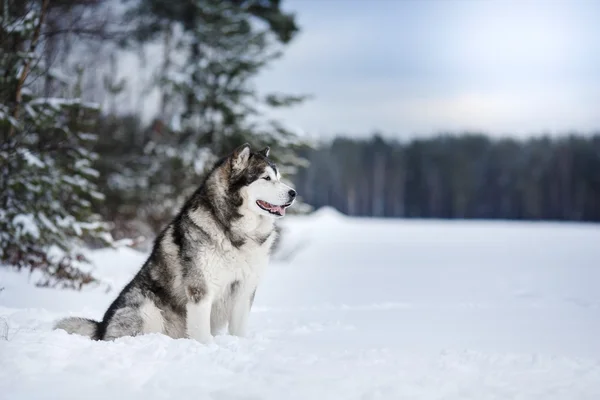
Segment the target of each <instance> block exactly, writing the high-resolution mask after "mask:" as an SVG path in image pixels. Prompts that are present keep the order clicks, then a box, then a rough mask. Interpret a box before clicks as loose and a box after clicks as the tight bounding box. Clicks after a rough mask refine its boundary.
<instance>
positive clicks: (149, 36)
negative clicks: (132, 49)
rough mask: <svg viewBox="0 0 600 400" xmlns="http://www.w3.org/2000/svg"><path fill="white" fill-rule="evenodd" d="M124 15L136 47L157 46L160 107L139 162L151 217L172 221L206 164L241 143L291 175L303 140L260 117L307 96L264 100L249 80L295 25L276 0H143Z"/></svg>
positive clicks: (297, 165)
mask: <svg viewBox="0 0 600 400" xmlns="http://www.w3.org/2000/svg"><path fill="white" fill-rule="evenodd" d="M129 15H130V16H131V20H130V24H131V25H133V26H135V33H136V34H135V35H132V37H135V38H137V40H138V41H137V42H136V44H137V43H139V42H142V43H161V44H162V48H163V60H162V65H161V66H160V68H159V70H158V71H156V80H155V82H154V83H155V85H156V87H157V88H158V90H159V91H160V92H161V107H160V108H161V111H160V115H159V116H158V117H157V120H156V121H155V124H154V128H155V129H154V135H153V137H152V138H151V140H150V141H149V142H148V143H147V144H146V147H145V153H146V155H147V156H148V157H146V158H145V160H146V161H148V163H149V164H148V163H142V164H141V165H142V166H143V168H142V169H141V173H142V178H143V179H142V181H144V182H147V183H148V185H149V190H148V191H147V192H146V194H147V195H148V197H147V199H146V205H147V207H145V208H144V209H145V210H147V211H148V213H149V214H151V215H148V216H147V217H148V218H151V219H154V220H158V221H162V222H164V220H166V219H168V218H170V216H171V215H172V214H173V213H174V212H175V210H176V209H177V205H178V204H181V202H182V201H183V199H184V198H186V197H187V196H188V195H189V194H190V193H191V192H192V191H193V190H194V189H195V188H196V186H197V184H198V182H200V181H201V179H200V176H201V175H203V174H204V173H205V172H206V169H207V168H208V167H209V166H210V165H211V164H212V162H213V161H215V159H216V158H217V157H219V156H222V155H224V154H226V153H227V152H229V151H230V150H231V149H233V148H235V147H236V146H238V145H239V144H240V143H243V142H249V143H250V144H251V145H253V146H254V147H256V148H262V147H264V146H270V147H271V149H272V151H271V154H272V155H273V157H274V159H275V161H276V162H278V163H279V165H280V167H281V171H282V174H283V175H284V176H287V177H289V178H291V177H292V176H293V175H294V174H295V173H296V171H297V169H298V168H301V167H304V166H306V164H307V161H306V160H305V159H303V158H301V157H299V156H298V151H299V149H301V148H303V147H306V146H308V145H309V144H308V143H307V142H304V141H302V140H301V139H300V138H299V137H297V136H296V135H295V134H294V133H293V132H291V131H290V130H288V129H286V128H285V127H284V126H283V125H282V124H280V123H279V122H278V121H272V120H268V119H266V118H265V115H266V111H267V110H268V109H270V108H274V107H288V106H292V105H294V104H298V103H300V102H301V101H303V100H304V99H305V97H304V96H289V95H282V94H267V95H264V96H261V95H259V93H258V90H257V89H256V88H255V87H253V85H252V80H253V78H254V77H255V76H256V75H257V74H258V73H259V72H260V71H262V69H263V68H264V67H265V66H266V65H267V64H268V63H270V62H271V61H273V60H274V59H276V58H277V57H279V56H280V55H281V47H282V46H283V45H284V44H285V43H287V42H288V41H289V40H291V38H292V36H293V34H294V33H295V32H296V31H297V30H298V28H297V27H296V25H295V23H294V21H293V17H292V16H291V15H287V14H285V13H283V12H282V11H281V10H280V9H279V2H278V1H260V2H259V1H245V2H240V1H217V0H185V1H181V2H168V1H164V0H141V1H139V2H135V7H133V8H132V9H131V10H130V12H129ZM265 22H266V24H265ZM265 25H266V27H265ZM295 208H296V210H302V209H303V208H302V207H300V206H299V207H295ZM304 209H306V208H304ZM162 222H161V223H159V224H158V225H161V224H162Z"/></svg>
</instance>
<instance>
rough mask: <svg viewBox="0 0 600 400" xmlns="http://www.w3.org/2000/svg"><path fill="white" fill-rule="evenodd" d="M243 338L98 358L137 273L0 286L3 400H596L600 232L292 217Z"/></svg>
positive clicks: (130, 343) (2, 276) (152, 342)
mask: <svg viewBox="0 0 600 400" xmlns="http://www.w3.org/2000/svg"><path fill="white" fill-rule="evenodd" d="M285 226H286V229H287V231H286V236H285V237H284V241H283V243H282V248H281V251H280V253H279V257H278V260H276V261H274V262H273V263H272V265H271V267H270V269H269V271H268V275H267V279H266V280H265V281H264V283H263V285H262V287H261V288H260V290H259V292H258V293H257V297H256V302H255V308H254V310H253V312H252V315H251V321H250V324H251V325H250V335H249V337H247V338H243V339H239V338H233V337H229V336H225V335H224V336H220V337H218V338H217V340H216V342H215V344H212V345H209V346H204V345H201V344H199V343H196V342H194V341H192V340H172V339H170V338H168V337H165V336H162V335H147V336H142V337H137V338H123V339H119V340H116V341H115V342H94V341H91V340H88V339H86V338H83V337H79V336H76V335H67V334H66V333H65V332H62V331H51V330H50V326H51V324H52V322H53V321H54V320H55V319H56V318H59V317H62V316H65V315H82V316H88V317H93V318H100V317H101V315H102V313H103V312H104V310H105V308H106V307H107V306H108V305H109V303H110V302H111V301H112V299H113V297H114V296H115V294H116V291H117V290H118V289H120V287H122V286H123V285H124V284H125V283H126V282H127V280H128V279H129V278H130V277H131V276H132V275H133V274H134V272H135V271H136V269H137V268H138V267H139V266H140V265H141V263H142V262H143V261H144V258H145V255H144V254H139V253H136V252H135V251H133V250H129V249H121V250H119V251H97V252H94V253H93V257H94V260H96V262H97V263H98V275H100V276H102V277H104V278H105V279H106V280H107V281H109V282H110V283H111V284H112V285H113V291H111V292H109V293H105V292H104V291H102V290H99V289H96V290H86V291H85V292H82V293H77V292H72V291H56V290H51V289H40V288H34V287H32V286H31V285H30V284H28V283H27V282H26V280H27V277H26V276H25V275H17V274H15V273H9V272H6V271H1V272H0V287H5V290H4V291H2V292H0V337H2V339H0V399H11V400H18V399H84V398H85V399H96V398H97V399H107V398H115V399H144V400H150V399H177V398H181V399H215V400H246V399H247V400H250V399H252V400H255V399H256V400H258V399H278V400H279V399H302V400H305V399H306V400H307V399H319V400H327V399H344V400H347V399H365V400H366V399H425V400H429V399H474V400H485V399H524V400H531V399H540V400H553V399H565V400H584V399H594V400H597V399H600V227H599V226H598V225H578V224H559V223H508V222H459V221H449V222H440V221H406V220H374V219H355V218H346V217H343V216H341V215H339V214H337V213H335V212H333V211H331V210H320V211H318V212H317V213H315V214H314V215H312V216H308V217H286V221H285Z"/></svg>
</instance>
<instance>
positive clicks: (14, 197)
mask: <svg viewBox="0 0 600 400" xmlns="http://www.w3.org/2000/svg"><path fill="white" fill-rule="evenodd" d="M48 5H49V0H43V1H34V0H29V1H25V0H2V7H0V16H1V20H0V102H1V103H0V138H1V140H0V173H1V180H0V186H1V191H0V260H1V262H2V263H3V264H5V265H8V266H14V267H17V268H18V269H23V268H25V269H29V270H32V271H38V272H42V274H41V276H42V279H41V280H40V281H39V282H38V284H41V285H51V286H63V287H75V288H80V287H81V286H82V285H84V284H87V283H90V282H92V281H94V280H95V279H94V278H93V276H92V275H91V273H90V271H89V264H88V262H87V260H86V259H85V257H84V255H83V253H82V251H81V249H82V245H83V243H84V241H93V240H95V241H97V243H102V244H106V243H108V242H110V241H111V237H110V235H108V234H107V232H106V228H107V226H106V224H104V223H103V222H102V221H101V220H100V219H99V217H98V216H97V215H95V214H94V213H93V212H92V207H91V204H92V201H94V200H98V199H101V198H102V195H101V194H100V193H99V192H98V191H97V190H96V186H95V184H94V180H95V178H96V177H97V171H96V170H94V169H93V168H92V163H93V161H94V159H95V157H96V154H94V153H93V152H90V151H89V148H90V142H93V141H94V140H95V135H94V134H93V133H92V132H93V129H94V124H95V121H96V118H97V114H98V112H99V110H98V107H97V105H95V104H88V103H86V102H84V101H82V100H81V89H80V86H81V77H82V73H83V72H82V71H79V72H80V73H79V79H78V80H77V84H76V85H75V87H69V86H68V85H66V84H64V85H63V87H62V88H61V90H60V93H57V95H59V94H60V97H52V98H49V97H44V96H41V95H40V93H42V92H43V90H42V88H43V86H44V84H43V83H44V80H45V79H46V78H48V76H50V75H52V69H51V68H50V66H46V65H44V63H43V62H42V60H41V57H40V53H41V44H40V40H39V39H40V35H41V32H42V31H43V29H44V18H45V16H46V14H47V12H48Z"/></svg>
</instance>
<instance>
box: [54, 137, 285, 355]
mask: <svg viewBox="0 0 600 400" xmlns="http://www.w3.org/2000/svg"><path fill="white" fill-rule="evenodd" d="M268 157H269V148H268V147H267V148H265V149H263V150H261V151H259V152H254V151H251V149H250V146H249V145H248V144H244V145H243V146H240V147H238V148H237V149H236V150H234V151H233V153H232V154H230V155H229V156H227V157H224V158H222V159H221V160H220V161H219V162H217V163H216V165H215V166H214V167H213V169H212V170H211V172H210V173H208V174H207V176H206V178H205V180H204V182H203V183H202V185H201V186H200V187H199V188H198V189H197V190H196V192H195V193H194V194H193V195H192V196H191V197H190V198H189V199H188V200H187V202H186V203H185V205H184V206H183V207H182V209H181V210H180V212H179V213H178V214H177V216H176V217H175V218H174V219H173V220H172V221H171V223H169V225H167V227H166V228H165V229H164V230H163V231H162V232H161V233H160V235H159V236H158V237H157V238H156V240H155V242H154V247H153V249H152V252H151V254H150V256H149V258H148V260H147V261H146V262H145V263H144V265H143V266H142V268H141V269H140V271H139V272H138V273H137V274H136V275H135V277H134V278H133V279H132V280H131V282H129V284H127V286H125V288H124V289H123V290H122V291H121V293H120V294H119V295H118V297H117V298H116V299H115V301H114V302H113V303H112V305H111V306H110V307H109V308H108V310H107V311H106V313H105V314H104V318H103V320H102V321H101V322H97V321H93V320H90V319H85V318H78V317H72V318H65V319H62V320H60V321H59V322H58V323H57V324H56V325H55V328H56V329H64V330H65V331H67V332H69V333H76V334H80V335H85V336H89V337H90V338H92V339H95V340H112V339H115V338H118V337H121V336H135V335H141V334H145V333H151V332H158V333H163V334H165V335H168V336H171V337H173V338H193V339H196V340H198V341H200V342H203V343H207V342H210V341H212V338H213V335H215V334H216V333H217V332H218V331H220V330H221V329H223V328H224V327H225V326H226V325H227V326H228V332H229V333H230V334H231V335H236V336H243V335H244V334H245V331H246V326H247V323H248V315H249V313H250V308H251V307H252V302H253V301H254V295H255V293H256V289H257V286H258V284H259V283H260V280H261V277H262V276H263V273H264V270H265V267H266V266H267V263H268V261H269V255H270V251H271V246H272V245H273V242H274V240H275V236H276V231H275V227H274V221H275V219H276V218H281V217H283V216H284V215H285V211H286V208H287V207H289V206H290V205H292V203H293V202H294V199H295V197H296V192H295V191H294V190H293V189H292V188H290V187H289V186H287V185H285V184H283V183H282V182H281V180H280V174H279V171H278V170H277V167H276V166H275V164H273V162H272V161H271V160H270V159H269V158H268Z"/></svg>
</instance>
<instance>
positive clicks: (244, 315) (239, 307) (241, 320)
mask: <svg viewBox="0 0 600 400" xmlns="http://www.w3.org/2000/svg"><path fill="white" fill-rule="evenodd" d="M253 293H254V291H253V290H248V289H247V288H244V289H243V290H241V291H240V293H239V294H238V295H237V296H236V297H235V299H234V303H233V307H232V310H231V316H230V318H229V334H230V335H234V336H241V337H243V336H246V329H247V326H248V317H249V315H250V307H251V306H252V298H253V297H254V296H253Z"/></svg>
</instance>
